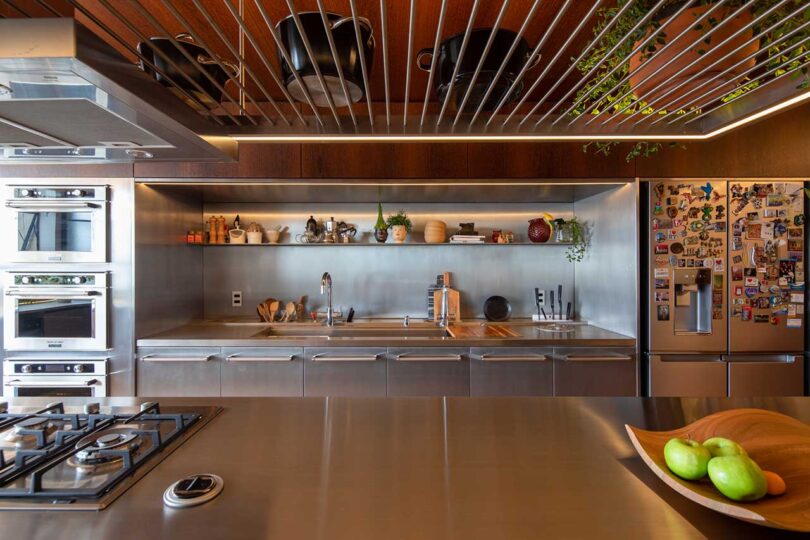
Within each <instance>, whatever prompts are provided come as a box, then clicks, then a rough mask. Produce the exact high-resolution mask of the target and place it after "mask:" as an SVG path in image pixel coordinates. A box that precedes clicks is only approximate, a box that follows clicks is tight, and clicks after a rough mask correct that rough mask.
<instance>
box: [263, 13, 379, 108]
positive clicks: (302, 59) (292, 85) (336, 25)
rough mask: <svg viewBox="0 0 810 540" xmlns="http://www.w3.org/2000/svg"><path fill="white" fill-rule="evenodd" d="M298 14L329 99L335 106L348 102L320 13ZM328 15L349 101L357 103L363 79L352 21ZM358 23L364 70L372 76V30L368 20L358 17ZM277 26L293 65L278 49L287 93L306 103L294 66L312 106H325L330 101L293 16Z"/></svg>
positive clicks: (362, 92)
mask: <svg viewBox="0 0 810 540" xmlns="http://www.w3.org/2000/svg"><path fill="white" fill-rule="evenodd" d="M298 17H299V19H300V21H301V26H302V27H303V29H304V33H305V34H306V36H307V40H308V41H309V46H310V48H311V49H312V57H313V59H314V61H315V62H316V63H317V64H318V68H319V69H320V70H321V75H323V78H324V80H325V81H326V86H327V88H328V89H329V93H330V94H331V96H332V101H333V102H334V103H335V105H336V106H338V107H344V106H346V105H349V103H347V102H346V94H345V93H344V92H343V87H342V86H341V84H340V76H339V74H338V70H337V67H336V66H335V59H334V57H333V56H332V49H331V48H330V47H329V38H328V37H327V35H326V28H324V24H323V18H322V17H321V14H320V12H317V11H310V12H304V13H299V14H298ZM327 18H328V19H329V21H330V23H331V30H332V39H334V41H335V49H336V51H337V55H338V60H339V61H340V67H341V70H342V71H343V78H344V79H345V80H346V87H347V89H348V91H349V99H350V100H351V102H352V103H356V102H358V101H360V100H361V99H363V97H364V96H365V88H366V85H365V83H364V82H363V68H362V65H361V63H360V54H359V52H358V47H357V34H356V33H355V31H354V21H353V19H352V18H351V17H344V16H343V15H339V14H337V13H327ZM357 22H358V26H359V28H360V43H361V44H362V45H363V55H364V57H365V61H366V72H367V75H368V76H369V77H371V66H372V63H373V61H374V36H373V30H372V28H371V23H369V22H368V20H367V19H363V18H360V17H358V19H357ZM276 28H277V29H278V32H279V34H280V36H281V42H282V43H283V44H284V48H285V49H286V50H287V52H288V53H289V55H290V60H292V64H293V65H292V66H290V65H289V64H287V62H286V61H285V60H284V57H283V56H282V54H281V52H280V51H277V55H278V60H279V63H280V64H281V72H282V75H283V76H284V83H285V84H286V86H287V90H289V92H290V95H292V97H293V98H295V99H296V100H297V101H301V102H306V96H305V95H304V92H303V90H302V89H301V85H300V84H299V82H298V80H297V79H296V77H295V75H294V74H293V71H292V70H293V69H295V71H297V72H298V75H299V76H300V77H301V79H302V80H303V81H304V84H305V85H306V87H307V90H309V94H310V96H312V100H313V101H314V102H315V105H317V106H318V107H327V106H328V105H329V102H328V101H327V100H326V94H325V93H324V91H323V86H322V85H321V81H320V80H319V79H318V76H317V73H316V72H315V67H314V65H313V63H312V62H310V59H309V55H308V54H307V49H306V47H305V46H304V40H303V39H302V38H301V33H300V32H298V27H297V26H296V24H295V19H294V18H293V16H292V15H290V16H288V17H287V18H286V19H282V20H281V21H279V22H278V23H277V24H276Z"/></svg>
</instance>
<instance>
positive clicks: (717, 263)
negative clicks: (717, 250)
mask: <svg viewBox="0 0 810 540" xmlns="http://www.w3.org/2000/svg"><path fill="white" fill-rule="evenodd" d="M725 269H726V266H725V260H724V259H715V260H714V271H715V272H722V271H723V270H725Z"/></svg>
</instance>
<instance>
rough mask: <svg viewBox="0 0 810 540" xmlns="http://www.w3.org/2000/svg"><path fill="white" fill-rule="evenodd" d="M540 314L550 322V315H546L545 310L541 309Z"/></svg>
mask: <svg viewBox="0 0 810 540" xmlns="http://www.w3.org/2000/svg"><path fill="white" fill-rule="evenodd" d="M540 313H542V314H543V319H545V320H548V315H546V310H545V309H543V308H540Z"/></svg>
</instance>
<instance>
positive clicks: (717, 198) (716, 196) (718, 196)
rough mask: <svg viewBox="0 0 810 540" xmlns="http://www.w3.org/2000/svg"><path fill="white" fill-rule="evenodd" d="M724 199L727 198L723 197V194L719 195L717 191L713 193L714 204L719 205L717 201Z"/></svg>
mask: <svg viewBox="0 0 810 540" xmlns="http://www.w3.org/2000/svg"><path fill="white" fill-rule="evenodd" d="M723 197H725V195H723V194H722V193H719V192H717V191H713V192H712V202H713V203H717V201H719V200H720V199H722V198H723Z"/></svg>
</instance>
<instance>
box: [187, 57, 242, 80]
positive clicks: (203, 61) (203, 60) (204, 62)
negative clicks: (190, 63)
mask: <svg viewBox="0 0 810 540" xmlns="http://www.w3.org/2000/svg"><path fill="white" fill-rule="evenodd" d="M196 60H197V63H198V64H200V65H201V66H210V65H212V64H218V65H221V66H223V67H224V68H225V69H226V70H228V71H230V76H231V77H236V76H237V75H238V74H239V66H237V65H236V64H234V63H233V62H229V61H227V60H223V59H222V58H211V57H210V56H206V55H204V54H198V55H197V58H196Z"/></svg>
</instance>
